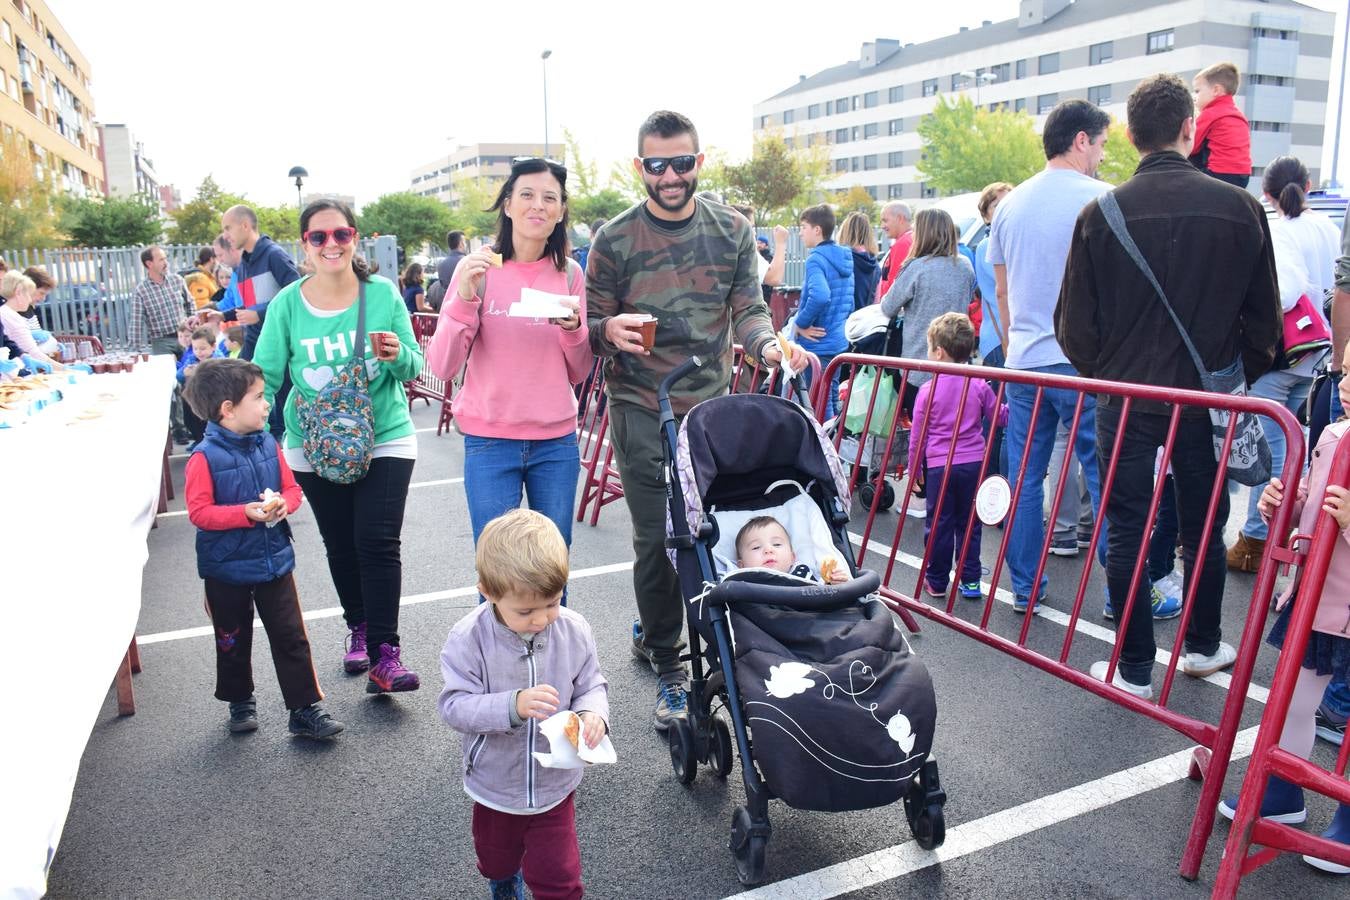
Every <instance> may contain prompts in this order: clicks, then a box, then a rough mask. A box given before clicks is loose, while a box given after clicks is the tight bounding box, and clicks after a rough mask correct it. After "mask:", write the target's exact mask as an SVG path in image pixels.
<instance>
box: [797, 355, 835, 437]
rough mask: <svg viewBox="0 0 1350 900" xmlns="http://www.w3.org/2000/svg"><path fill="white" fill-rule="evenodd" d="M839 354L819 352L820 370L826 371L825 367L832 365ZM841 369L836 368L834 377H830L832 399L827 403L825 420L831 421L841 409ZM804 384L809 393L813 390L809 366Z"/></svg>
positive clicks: (805, 373) (803, 378)
mask: <svg viewBox="0 0 1350 900" xmlns="http://www.w3.org/2000/svg"><path fill="white" fill-rule="evenodd" d="M837 355H838V354H836V353H831V354H828V355H826V354H824V353H817V354H816V356H817V357H819V359H820V371H822V372H824V371H825V369H826V368H828V367H829V365H830V360H832V359H834V358H835V356H837ZM840 371H841V370H840V369H835V370H834V377H833V378H831V379H830V399H829V401H828V402H827V403H826V406H825V419H824V421H829V420H830V419H831V418H833V417H834V414H835V413H837V412H838V411H839V372H840ZM802 385H803V386H804V387H805V388H806V390H807V392H808V393H809V392H810V390H811V370H810V369H809V368H808V369H807V370H806V371H805V372H803V373H802Z"/></svg>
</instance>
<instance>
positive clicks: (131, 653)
mask: <svg viewBox="0 0 1350 900" xmlns="http://www.w3.org/2000/svg"><path fill="white" fill-rule="evenodd" d="M127 656H128V657H129V658H130V659H131V674H133V675H139V674H141V648H140V647H138V646H136V635H134V634H133V635H132V636H131V646H130V647H128V648H127Z"/></svg>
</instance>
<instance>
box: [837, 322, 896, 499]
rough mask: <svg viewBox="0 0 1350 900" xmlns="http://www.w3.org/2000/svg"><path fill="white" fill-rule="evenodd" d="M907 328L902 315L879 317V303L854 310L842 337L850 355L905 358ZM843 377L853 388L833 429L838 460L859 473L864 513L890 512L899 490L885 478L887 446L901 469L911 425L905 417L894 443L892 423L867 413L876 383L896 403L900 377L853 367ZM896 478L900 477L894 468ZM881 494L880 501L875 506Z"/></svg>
mask: <svg viewBox="0 0 1350 900" xmlns="http://www.w3.org/2000/svg"><path fill="white" fill-rule="evenodd" d="M904 324H905V320H904V316H903V315H901V316H896V317H894V318H890V319H887V318H886V317H885V316H883V315H881V307H880V306H879V305H877V304H873V305H872V306H869V307H864V308H863V309H860V310H856V311H855V312H854V313H853V314H852V315H850V316H849V320H848V324H847V326H846V327H845V332H844V333H845V335H846V336H847V337H848V338H849V348H848V352H850V353H860V354H864V355H866V356H890V357H898V356H900V355H901V354H900V348H901V338H902V335H903V332H904ZM841 377H845V378H848V381H849V385H848V391H847V400H846V401H841V403H840V414H839V417H838V418H837V419H836V420H835V428H836V429H839V430H842V431H843V432H844V433H843V435H842V436H841V438H840V440H839V456H840V458H841V459H842V460H843V461H844V462H846V463H848V464H849V465H850V466H852V467H855V468H857V469H859V470H860V471H859V473H858V476H857V481H856V484H857V485H858V502H859V503H860V504H862V506H863V507H864V508H866V509H871V508H872V504H873V503H874V502H875V503H876V506H877V509H878V510H885V509H890V508H891V507H892V506H893V505H894V504H895V488H894V487H892V486H891V483H890V481H889V480H888V479H887V478H886V472H884V471H883V466H882V465H881V461H882V458H883V457H884V456H885V455H886V446H887V444H888V443H890V444H891V453H890V457H889V458H890V460H892V461H893V462H894V463H896V464H897V465H902V464H903V463H904V461H905V460H906V459H908V457H909V428H908V421H907V419H905V417H904V416H901V424H900V427H899V429H897V430H896V432H895V438H894V441H893V442H892V439H891V431H892V428H891V423H890V421H889V420H888V419H885V417H883V416H882V415H876V416H874V418H873V419H872V420H871V421H868V417H867V413H866V409H867V406H868V404H869V402H870V401H871V398H872V380H873V379H874V378H877V377H880V378H881V379H883V384H882V385H881V387H880V388H878V390H881V391H892V392H894V394H895V395H896V397H897V398H898V397H899V396H900V380H899V379H900V377H901V376H900V374H899V373H896V372H884V371H883V372H881V373H880V374H879V375H878V373H877V370H875V369H873V368H871V367H867V366H862V367H859V366H854V367H853V368H852V371H851V372H847V373H841ZM841 393H842V392H841ZM897 403H898V400H897V401H895V402H892V403H889V404H888V403H886V402H885V400H884V398H882V397H881V396H880V395H878V397H877V406H878V408H883V409H884V408H891V409H894V407H895V406H896V405H897ZM831 433H833V432H831ZM893 474H900V473H899V471H898V470H896V469H893ZM877 494H880V495H881V497H880V499H879V500H875V501H874V499H873V498H875V497H876V495H877Z"/></svg>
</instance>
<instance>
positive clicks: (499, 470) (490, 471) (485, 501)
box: [464, 433, 581, 600]
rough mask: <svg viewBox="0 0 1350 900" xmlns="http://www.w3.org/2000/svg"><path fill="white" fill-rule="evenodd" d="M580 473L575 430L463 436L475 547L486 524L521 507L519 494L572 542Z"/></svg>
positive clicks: (465, 485) (570, 543) (465, 477)
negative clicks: (528, 436)
mask: <svg viewBox="0 0 1350 900" xmlns="http://www.w3.org/2000/svg"><path fill="white" fill-rule="evenodd" d="M580 471H581V458H580V455H579V454H578V452H577V436H576V434H575V433H573V434H566V435H563V436H562V437H559V438H552V439H550V440H544V441H517V440H511V439H509V438H485V437H477V436H475V435H472V434H466V435H464V493H465V495H466V496H467V498H468V501H469V520H470V521H471V522H472V524H473V542H474V546H477V545H478V536H479V535H480V534H482V533H483V528H484V527H485V526H486V525H487V523H488V522H491V521H492V520H493V519H495V518H497V517H498V516H500V515H501V514H502V513H505V512H509V511H510V510H513V509H515V508H516V507H518V506H520V499H521V495H522V493H523V494H524V495H525V496H526V497H527V498H528V499H529V503H530V509H532V510H534V511H535V512H538V513H542V514H543V515H545V516H548V518H550V519H552V520H553V524H555V525H557V526H558V530H559V531H561V532H562V536H563V540H564V541H566V542H567V546H569V547H570V546H572V515H573V513H574V512H575V506H576V500H577V474H578V473H579V472H580ZM565 599H566V594H565V593H564V600H565Z"/></svg>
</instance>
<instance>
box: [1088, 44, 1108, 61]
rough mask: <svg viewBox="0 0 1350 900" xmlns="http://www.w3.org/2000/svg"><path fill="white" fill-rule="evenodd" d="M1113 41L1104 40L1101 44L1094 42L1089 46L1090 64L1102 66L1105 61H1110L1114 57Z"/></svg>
mask: <svg viewBox="0 0 1350 900" xmlns="http://www.w3.org/2000/svg"><path fill="white" fill-rule="evenodd" d="M1113 43H1114V42H1112V41H1102V42H1101V43H1100V44H1093V45H1092V46H1091V47H1089V48H1088V65H1090V66H1100V65H1101V64H1102V63H1104V62H1110V61H1111V59H1112V58H1113V53H1112V50H1113V47H1112V44H1113Z"/></svg>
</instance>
